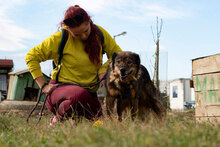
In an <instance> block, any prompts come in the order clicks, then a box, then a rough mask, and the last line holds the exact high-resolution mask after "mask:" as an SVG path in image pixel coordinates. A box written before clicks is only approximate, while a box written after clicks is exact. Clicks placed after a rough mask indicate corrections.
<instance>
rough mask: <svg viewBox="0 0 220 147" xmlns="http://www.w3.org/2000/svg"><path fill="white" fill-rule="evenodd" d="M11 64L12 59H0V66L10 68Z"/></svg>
mask: <svg viewBox="0 0 220 147" xmlns="http://www.w3.org/2000/svg"><path fill="white" fill-rule="evenodd" d="M13 66H14V64H13V60H3V59H0V68H12V67H13Z"/></svg>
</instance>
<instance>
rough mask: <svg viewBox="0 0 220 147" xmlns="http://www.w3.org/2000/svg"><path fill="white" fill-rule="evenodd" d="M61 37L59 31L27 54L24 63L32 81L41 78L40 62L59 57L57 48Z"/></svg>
mask: <svg viewBox="0 0 220 147" xmlns="http://www.w3.org/2000/svg"><path fill="white" fill-rule="evenodd" d="M61 37H62V32H61V31H59V32H57V33H55V34H53V35H51V36H50V37H48V38H47V39H45V40H44V41H43V42H42V43H41V44H39V45H37V46H35V47H34V48H32V49H30V50H29V52H28V53H27V55H26V58H25V61H26V64H27V66H28V68H29V70H30V73H31V74H32V76H33V78H34V79H36V78H38V77H40V76H43V74H42V71H41V67H40V62H43V61H46V60H51V59H54V60H57V58H58V57H59V56H58V47H59V44H60V41H61Z"/></svg>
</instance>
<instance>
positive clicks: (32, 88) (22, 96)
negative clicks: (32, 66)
mask: <svg viewBox="0 0 220 147" xmlns="http://www.w3.org/2000/svg"><path fill="white" fill-rule="evenodd" d="M43 76H44V79H45V81H46V82H49V81H50V78H49V77H48V76H47V75H45V74H43ZM39 91H40V88H39V87H38V85H37V83H36V82H35V80H34V79H33V77H32V75H31V73H30V71H29V70H28V69H24V70H19V71H15V72H10V73H9V86H8V95H7V100H25V101H36V100H37V96H38V94H39ZM44 98H45V95H44V96H43V97H42V98H41V99H42V100H44Z"/></svg>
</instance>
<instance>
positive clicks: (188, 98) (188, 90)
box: [184, 79, 191, 102]
mask: <svg viewBox="0 0 220 147" xmlns="http://www.w3.org/2000/svg"><path fill="white" fill-rule="evenodd" d="M184 89H185V90H184V97H185V98H184V101H185V102H187V101H191V88H190V80H189V79H185V80H184Z"/></svg>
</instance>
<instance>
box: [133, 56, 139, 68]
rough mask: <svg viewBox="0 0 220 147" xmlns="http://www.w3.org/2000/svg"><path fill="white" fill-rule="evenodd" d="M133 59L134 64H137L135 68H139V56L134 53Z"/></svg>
mask: <svg viewBox="0 0 220 147" xmlns="http://www.w3.org/2000/svg"><path fill="white" fill-rule="evenodd" d="M133 57H134V59H135V63H136V64H137V66H138V67H139V66H140V63H141V60H140V56H139V55H138V54H136V53H134V54H133Z"/></svg>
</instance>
